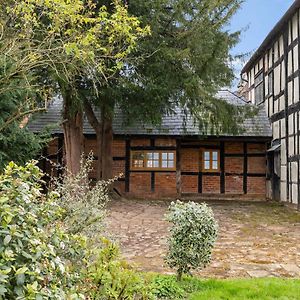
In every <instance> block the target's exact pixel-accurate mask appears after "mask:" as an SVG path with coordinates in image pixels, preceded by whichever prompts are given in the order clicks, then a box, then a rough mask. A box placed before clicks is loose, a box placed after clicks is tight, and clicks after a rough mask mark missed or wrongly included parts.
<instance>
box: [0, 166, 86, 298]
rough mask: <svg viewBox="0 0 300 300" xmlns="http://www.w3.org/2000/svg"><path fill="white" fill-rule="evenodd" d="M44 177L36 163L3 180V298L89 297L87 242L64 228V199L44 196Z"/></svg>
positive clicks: (9, 171)
mask: <svg viewBox="0 0 300 300" xmlns="http://www.w3.org/2000/svg"><path fill="white" fill-rule="evenodd" d="M42 175H43V174H42V173H41V172H40V170H39V169H38V167H37V166H36V165H35V163H27V164H26V165H25V167H20V166H17V165H16V164H14V163H10V164H9V165H8V166H7V167H6V168H5V170H4V173H3V174H2V175H0V205H1V210H0V299H38V300H39V299H81V298H83V296H82V295H80V294H79V293H78V286H77V285H78V283H79V277H80V271H81V270H80V267H84V261H85V260H84V258H85V257H86V250H85V249H86V248H85V243H86V242H85V239H84V238H82V237H80V236H76V235H70V234H67V233H66V232H64V231H63V230H62V229H61V228H60V227H61V226H60V220H61V217H62V214H63V210H62V209H61V208H60V207H59V206H58V205H57V203H56V201H57V197H58V194H57V193H49V195H47V196H45V195H43V194H42V193H41V184H42V181H41V177H42ZM80 265H81V266H80Z"/></svg>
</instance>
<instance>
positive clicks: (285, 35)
mask: <svg viewBox="0 0 300 300" xmlns="http://www.w3.org/2000/svg"><path fill="white" fill-rule="evenodd" d="M288 31H289V24H287V26H286V28H285V31H284V34H283V49H284V54H283V55H284V66H285V70H284V73H285V74H284V77H285V84H284V100H285V111H284V116H285V156H286V200H287V201H289V199H290V172H289V114H288V105H289V103H288Z"/></svg>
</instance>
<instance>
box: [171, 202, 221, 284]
mask: <svg viewBox="0 0 300 300" xmlns="http://www.w3.org/2000/svg"><path fill="white" fill-rule="evenodd" d="M167 220H168V221H169V222H171V223H172V224H173V225H172V226H171V228H170V237H169V238H168V244H169V251H168V254H167V257H166V261H167V264H168V265H169V266H170V267H171V268H176V269H177V275H178V279H179V280H180V279H181V277H182V274H190V273H191V270H193V269H197V268H199V269H203V268H205V267H206V266H207V264H208V263H209V262H210V260H211V253H212V249H213V247H214V243H215V241H216V238H217V231H218V225H217V222H216V220H215V218H214V215H213V211H212V210H211V208H209V207H208V206H207V205H206V204H197V203H194V202H189V203H183V202H180V201H177V202H172V203H171V205H170V207H169V213H168V215H167Z"/></svg>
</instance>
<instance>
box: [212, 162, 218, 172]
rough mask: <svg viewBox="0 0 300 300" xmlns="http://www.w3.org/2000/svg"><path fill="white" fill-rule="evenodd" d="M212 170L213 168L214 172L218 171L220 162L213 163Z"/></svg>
mask: <svg viewBox="0 0 300 300" xmlns="http://www.w3.org/2000/svg"><path fill="white" fill-rule="evenodd" d="M212 168H213V169H214V170H218V162H217V161H213V162H212Z"/></svg>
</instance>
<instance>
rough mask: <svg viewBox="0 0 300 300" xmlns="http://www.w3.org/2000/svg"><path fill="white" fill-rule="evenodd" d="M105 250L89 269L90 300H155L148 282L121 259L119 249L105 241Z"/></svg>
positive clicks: (88, 286) (102, 250) (103, 249)
mask: <svg viewBox="0 0 300 300" xmlns="http://www.w3.org/2000/svg"><path fill="white" fill-rule="evenodd" d="M103 243H104V245H103V248H102V249H101V250H100V251H99V254H98V257H97V259H96V260H95V262H94V263H92V264H91V265H90V266H89V268H88V274H87V277H86V281H87V288H88V290H87V292H88V294H89V298H90V299H95V300H96V299H97V300H98V299H101V300H112V299H118V300H125V299H126V300H131V299H135V300H138V299H141V300H143V299H145V300H146V299H153V295H152V294H151V286H150V285H149V284H147V282H146V280H145V279H144V278H143V277H142V276H141V274H139V273H137V272H136V271H135V270H134V269H132V268H131V267H130V265H128V264H127V263H126V262H125V261H124V260H122V259H120V257H119V255H120V253H119V248H118V246H117V245H115V244H114V243H112V242H110V241H108V240H106V239H104V240H103Z"/></svg>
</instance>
